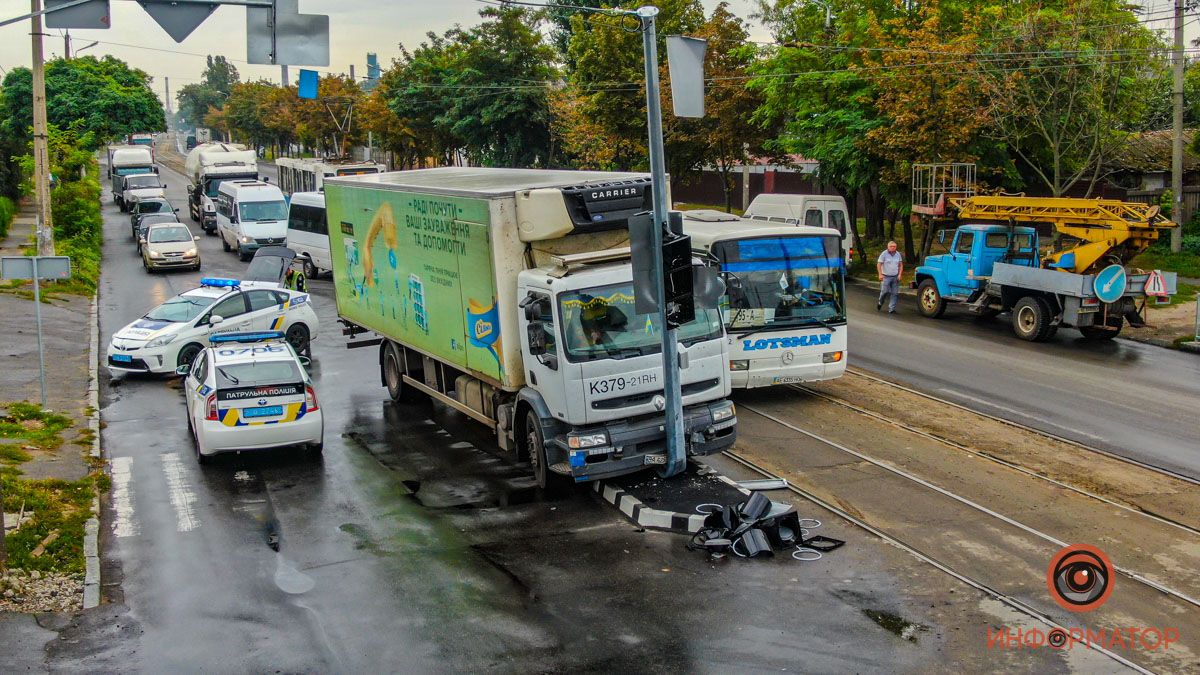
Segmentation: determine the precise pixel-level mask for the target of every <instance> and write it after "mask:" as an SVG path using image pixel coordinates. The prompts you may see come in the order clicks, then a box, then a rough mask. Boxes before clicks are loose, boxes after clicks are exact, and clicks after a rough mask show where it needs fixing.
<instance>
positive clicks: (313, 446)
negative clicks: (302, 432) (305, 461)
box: [304, 441, 325, 458]
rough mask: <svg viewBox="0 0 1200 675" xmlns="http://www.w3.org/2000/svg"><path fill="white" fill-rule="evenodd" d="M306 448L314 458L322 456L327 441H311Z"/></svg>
mask: <svg viewBox="0 0 1200 675" xmlns="http://www.w3.org/2000/svg"><path fill="white" fill-rule="evenodd" d="M304 449H305V450H307V451H308V454H310V455H312V456H313V458H317V457H320V456H321V453H322V452H324V451H325V442H324V441H321V442H320V443H309V444H308V445H306V446H305V447H304Z"/></svg>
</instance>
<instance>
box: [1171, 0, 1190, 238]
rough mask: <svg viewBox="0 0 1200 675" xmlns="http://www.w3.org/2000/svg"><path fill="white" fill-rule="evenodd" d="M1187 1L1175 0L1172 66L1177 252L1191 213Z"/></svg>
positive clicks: (1174, 235)
mask: <svg viewBox="0 0 1200 675" xmlns="http://www.w3.org/2000/svg"><path fill="white" fill-rule="evenodd" d="M1186 1H1187V0H1175V49H1174V50H1173V53H1172V55H1171V56H1172V58H1171V68H1172V70H1173V71H1174V73H1173V75H1174V77H1173V84H1172V87H1171V98H1172V100H1173V101H1172V102H1173V103H1174V106H1173V108H1174V110H1173V111H1172V116H1171V117H1172V120H1171V121H1172V126H1173V129H1174V131H1173V133H1172V138H1171V140H1172V141H1173V142H1172V144H1171V193H1172V194H1173V196H1174V199H1175V204H1174V208H1173V209H1172V210H1171V219H1172V220H1174V221H1175V225H1176V227H1175V228H1174V229H1172V230H1171V250H1172V251H1174V252H1179V251H1180V250H1182V249H1183V226H1184V224H1186V223H1187V218H1188V216H1189V214H1187V213H1184V204H1185V203H1186V202H1185V201H1184V199H1183V13H1184V4H1185V3H1186Z"/></svg>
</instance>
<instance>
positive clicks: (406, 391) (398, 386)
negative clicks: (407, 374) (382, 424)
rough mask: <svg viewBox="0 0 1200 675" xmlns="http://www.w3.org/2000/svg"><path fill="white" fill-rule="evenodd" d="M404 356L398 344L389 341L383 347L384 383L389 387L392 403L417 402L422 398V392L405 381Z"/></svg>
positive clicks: (382, 366)
mask: <svg viewBox="0 0 1200 675" xmlns="http://www.w3.org/2000/svg"><path fill="white" fill-rule="evenodd" d="M402 358H403V355H402V354H401V353H400V348H399V347H397V346H396V345H394V344H392V343H390V342H389V343H388V344H387V346H386V347H384V348H383V356H382V361H381V363H380V368H382V369H383V384H384V386H385V387H387V390H388V397H389V398H391V399H392V403H400V402H408V403H416V402H418V401H420V400H421V399H422V396H421V394H422V392H420V391H419V390H418V389H416V388H415V387H410V386H408V385H407V384H405V383H404V369H403V368H401V367H400V363H401V359H402Z"/></svg>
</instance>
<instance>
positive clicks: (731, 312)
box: [712, 235, 846, 333]
mask: <svg viewBox="0 0 1200 675" xmlns="http://www.w3.org/2000/svg"><path fill="white" fill-rule="evenodd" d="M712 253H713V255H714V256H715V257H716V258H717V261H718V263H720V266H721V270H722V271H723V272H726V273H727V275H726V287H727V289H728V290H727V291H726V294H725V296H724V298H723V299H722V303H721V316H722V318H723V319H724V320H725V324H726V326H728V328H729V331H730V332H731V333H732V332H738V331H743V332H744V331H759V330H782V329H789V328H799V327H802V326H812V325H819V324H828V323H843V322H845V320H846V302H845V299H846V298H845V282H844V278H843V277H844V275H843V268H842V257H841V246H840V243H839V241H838V238H837V237H830V236H816V235H809V236H795V237H761V238H755V239H741V240H735V241H723V242H719V243H717V244H714V245H713V247H712Z"/></svg>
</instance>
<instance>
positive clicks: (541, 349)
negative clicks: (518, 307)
mask: <svg viewBox="0 0 1200 675" xmlns="http://www.w3.org/2000/svg"><path fill="white" fill-rule="evenodd" d="M526 311H528V310H526ZM525 331H526V333H527V334H528V335H529V354H530V355H531V356H542V355H543V354H545V353H546V352H547V348H546V345H547V343H548V342H549V339H548V336H547V335H546V324H544V323H542V322H541V321H533V322H530V324H529V325H528V326H527V327H526V328H525Z"/></svg>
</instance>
